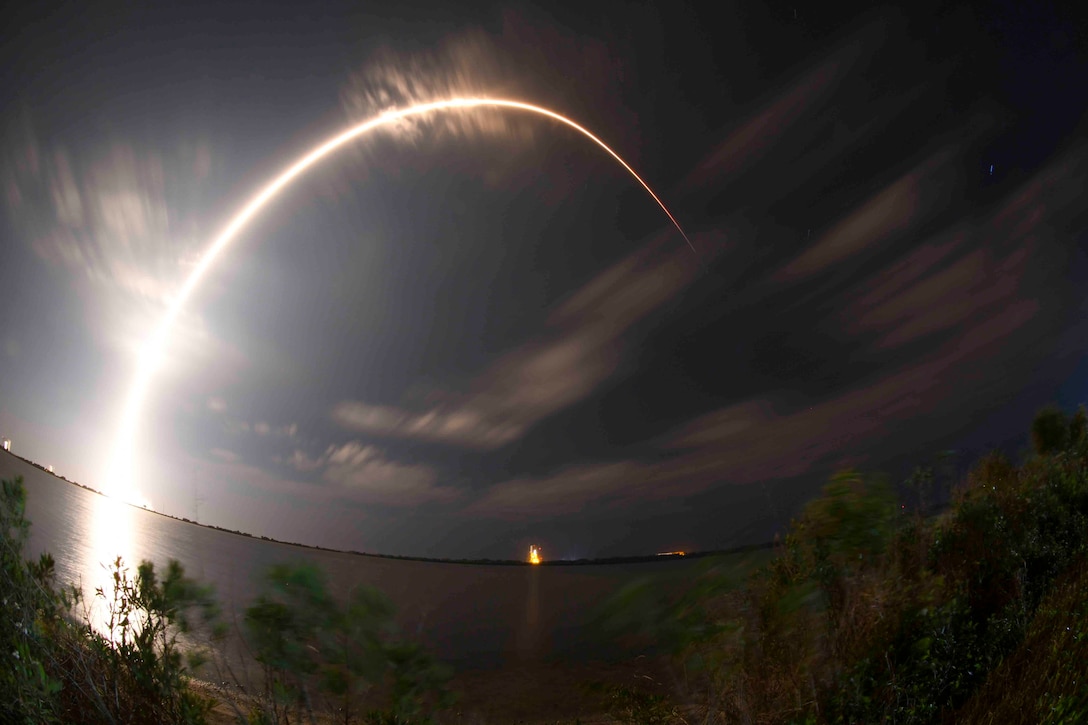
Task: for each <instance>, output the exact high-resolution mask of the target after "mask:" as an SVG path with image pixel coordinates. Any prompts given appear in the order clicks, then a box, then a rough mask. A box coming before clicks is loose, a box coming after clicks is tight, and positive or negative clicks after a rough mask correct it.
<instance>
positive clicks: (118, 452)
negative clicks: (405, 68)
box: [105, 98, 695, 496]
mask: <svg viewBox="0 0 1088 725" xmlns="http://www.w3.org/2000/svg"><path fill="white" fill-rule="evenodd" d="M476 108H492V109H506V110H512V111H521V112H525V113H532V114H536V115H539V116H544V117H546V118H550V119H552V120H554V121H556V122H558V123H561V124H563V125H565V126H568V127H569V128H572V129H574V130H575V131H577V132H578V133H580V134H582V135H583V136H585V137H586V138H588V139H589V140H590V141H592V142H593V143H595V144H597V146H599V147H600V148H601V149H603V150H604V151H605V152H606V153H607V154H608V155H609V156H611V157H612V158H613V159H615V160H616V162H617V163H619V164H620V165H621V166H623V168H624V169H626V170H627V172H628V173H630V174H631V176H633V177H634V178H635V180H636V181H637V182H638V183H639V185H641V186H642V188H643V189H645V190H646V193H648V194H649V195H650V196H651V197H652V198H653V200H654V201H655V202H656V203H657V205H658V206H659V207H661V210H662V211H663V212H665V215H666V216H667V217H668V218H669V221H670V222H672V224H673V226H675V227H676V230H677V231H678V232H679V233H680V236H681V237H683V239H684V241H685V242H686V243H687V245H688V247H690V248H691V251H692V252H695V247H694V245H692V243H691V240H690V239H688V236H687V234H686V233H685V232H684V230H683V228H682V227H681V226H680V223H679V222H678V221H677V220H676V217H674V216H673V215H672V212H670V211H669V209H668V207H666V206H665V203H664V202H663V201H661V199H660V197H658V195H657V194H655V193H654V190H653V189H651V188H650V186H649V184H647V183H646V182H645V181H644V180H643V179H642V177H641V176H639V175H638V173H637V172H636V171H635V170H634V169H633V168H631V166H630V165H629V164H628V163H627V162H626V161H624V160H623V158H622V157H621V156H620V155H619V154H617V153H616V152H615V151H613V150H612V148H611V147H609V146H608V144H606V143H605V142H604V141H602V140H601V139H600V138H598V137H597V136H596V135H594V134H593V133H592V132H590V131H589V130H588V129H586V128H585V127H583V126H581V125H579V124H578V123H577V122H575V121H573V120H572V119H570V118H567V117H566V116H563V115H561V114H559V113H556V112H555V111H551V110H549V109H547V108H543V107H541V106H534V105H532V104H529V103H522V102H521V101H513V100H508V99H499V98H450V99H447V100H443V101H434V102H431V103H420V104H416V105H414V106H410V107H408V108H402V109H399V110H393V111H387V112H385V113H381V114H379V115H378V116H376V117H374V118H371V119H370V120H368V121H364V122H363V123H360V124H358V125H357V126H354V127H352V128H349V129H348V130H346V131H343V132H342V133H340V134H337V135H336V136H333V137H332V138H331V139H329V140H327V141H325V142H324V143H322V144H320V145H319V146H318V147H317V148H315V149H314V150H312V151H310V152H309V153H307V154H306V155H304V156H303V157H302V158H301V159H299V160H298V161H296V162H295V163H293V164H291V165H290V166H288V167H287V169H285V170H284V171H283V172H281V173H280V174H279V176H277V177H276V178H275V179H273V180H272V181H271V182H270V183H269V184H268V185H267V186H265V187H264V188H263V189H261V191H259V192H258V193H257V194H256V196H254V197H253V198H252V199H250V200H249V201H248V202H246V204H245V206H243V207H242V209H241V210H240V211H239V212H238V213H237V214H235V216H234V217H233V218H232V219H231V220H230V222H229V223H228V224H227V226H226V227H225V228H224V229H223V231H222V232H220V233H219V236H217V237H216V238H215V241H213V242H212V244H211V246H210V247H209V248H208V251H207V252H205V253H204V256H203V257H202V258H201V259H200V262H199V263H198V264H197V265H196V267H195V268H194V269H193V271H192V272H191V273H190V275H189V277H188V279H186V280H185V284H184V285H183V286H182V288H181V290H180V291H179V292H178V294H177V296H176V297H175V298H174V300H173V302H171V304H170V307H169V308H168V309H167V311H166V314H165V315H164V316H163V318H162V320H160V322H159V325H158V327H157V328H156V329H155V331H154V333H153V334H152V335H151V338H150V339H149V340H148V341H147V343H146V344H145V345H144V347H143V349H142V351H141V353H140V359H139V361H138V363H137V369H136V375H135V377H134V379H133V381H132V385H131V386H130V387H129V392H128V397H127V399H126V401H125V407H124V410H123V412H122V417H121V424H120V427H119V429H118V433H117V438H116V441H115V445H114V454H113V458H112V463H111V466H110V472H109V476H108V478H107V481H106V488H105V490H109V491H111V492H113V493H114V494H115V495H121V496H131V494H132V491H133V490H134V486H133V484H134V481H133V480H132V479H133V468H134V462H133V455H134V453H135V449H136V445H135V443H136V441H135V438H136V430H137V425H138V423H139V418H140V413H141V411H142V409H143V403H144V400H145V398H146V397H147V391H148V388H149V386H150V384H151V378H152V376H153V375H154V372H155V369H156V368H157V367H158V364H159V360H160V359H161V358H162V356H163V354H164V351H165V347H166V343H167V341H168V340H169V337H170V332H171V330H172V328H173V326H174V323H175V321H176V320H177V318H178V315H179V314H180V313H181V311H182V309H183V308H184V306H185V303H186V302H187V301H188V299H189V297H190V296H192V294H193V291H194V290H195V289H196V287H197V285H198V284H200V281H201V280H202V279H203V278H204V275H205V274H206V273H207V272H208V270H209V269H210V268H211V266H212V264H213V263H214V262H215V260H216V259H217V258H218V257H219V255H220V254H221V253H222V251H223V250H224V249H225V248H226V247H227V245H228V244H230V242H231V241H233V239H234V238H235V237H236V236H237V235H238V233H239V232H240V231H241V230H242V229H243V228H244V227H245V226H246V224H247V223H248V222H249V220H250V219H252V218H253V217H254V216H256V214H257V213H258V212H259V211H261V209H263V208H264V207H265V206H266V205H267V204H268V203H269V202H270V201H271V200H272V199H273V198H274V197H275V196H276V195H277V194H279V192H280V191H282V190H283V189H284V187H286V186H287V185H288V184H290V183H291V182H292V181H294V180H295V179H296V178H297V177H298V176H300V175H302V174H303V173H304V172H306V171H307V170H308V169H309V168H310V167H311V166H313V165H314V164H316V163H318V162H319V161H321V160H322V159H324V158H325V157H327V156H329V155H331V154H332V153H334V152H336V151H337V150H339V149H340V148H342V147H344V146H345V145H346V144H348V143H350V142H351V141H354V140H355V139H357V138H359V137H360V136H363V135H365V134H367V133H369V132H370V131H373V130H375V129H379V128H382V127H385V126H388V125H390V124H395V123H398V122H400V121H402V120H404V119H409V118H415V117H420V116H425V115H426V114H430V113H434V112H437V111H466V110H471V109H476Z"/></svg>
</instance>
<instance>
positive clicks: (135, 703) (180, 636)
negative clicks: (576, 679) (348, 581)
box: [0, 479, 449, 725]
mask: <svg viewBox="0 0 1088 725" xmlns="http://www.w3.org/2000/svg"><path fill="white" fill-rule="evenodd" d="M25 500H26V494H25V491H24V489H23V486H22V483H21V481H19V480H18V479H16V480H15V481H4V482H3V498H2V501H0V529H2V531H3V542H2V548H0V596H2V600H3V617H0V647H2V648H3V649H2V650H0V651H2V652H3V659H2V661H3V664H4V666H3V667H0V722H2V723H148V724H150V723H203V722H208V721H209V718H210V716H212V715H213V713H215V714H217V715H218V716H217V717H214V718H213V719H215V720H218V721H223V720H227V721H235V722H242V723H255V724H256V723H289V722H313V721H315V720H320V721H322V722H343V723H350V722H366V723H373V724H374V725H395V724H397V723H417V722H420V723H425V722H430V721H431V719H432V714H433V713H434V712H436V711H438V710H440V709H441V708H443V707H444V706H446V705H448V704H449V695H448V692H447V691H446V688H445V683H446V680H447V679H448V672H447V671H446V669H445V668H444V667H443V666H441V665H440V664H439V663H438V662H436V661H435V660H434V658H433V657H431V656H430V655H429V654H428V653H427V652H426V651H424V650H423V648H422V647H420V646H419V645H418V644H417V643H414V642H411V641H409V640H407V639H404V638H403V637H401V636H399V634H398V633H397V630H396V627H395V626H394V622H393V608H392V605H391V604H390V603H389V601H388V600H387V599H386V598H385V597H384V596H383V595H382V594H381V593H380V592H378V591H376V590H374V589H370V588H366V587H360V588H358V589H356V590H355V591H354V592H353V593H352V594H351V596H350V597H349V598H348V600H347V601H346V602H338V601H335V600H334V599H333V598H332V597H331V596H330V595H329V593H328V588H327V586H326V582H325V580H324V578H323V574H322V572H321V571H320V570H319V569H317V568H316V567H313V566H311V565H277V566H274V567H272V568H271V569H270V570H269V571H268V572H267V573H266V575H265V588H264V591H263V592H262V593H261V594H260V595H259V596H258V597H257V599H256V600H255V601H254V602H253V603H252V605H251V606H250V607H248V608H247V609H246V611H245V617H244V621H243V623H242V630H243V632H242V634H243V635H244V637H243V638H244V642H245V646H246V647H247V649H248V651H249V653H250V655H251V656H252V657H253V659H255V660H256V662H257V663H258V664H259V667H260V673H259V675H258V677H257V678H256V680H257V683H258V686H257V687H256V688H255V689H256V690H257V691H256V692H251V693H250V694H241V693H239V692H234V693H233V695H229V694H228V695H226V696H224V694H223V693H222V692H221V691H220V692H219V693H213V691H211V690H209V689H208V688H198V687H194V680H192V679H191V676H192V674H193V673H200V672H201V670H202V668H205V667H209V666H213V665H214V666H215V667H216V669H215V671H216V672H218V673H220V674H224V673H225V674H227V675H228V676H230V677H232V678H234V672H233V671H232V669H231V665H230V663H229V661H228V660H227V659H226V658H225V657H224V656H223V654H224V652H223V650H224V649H225V644H226V642H227V639H228V636H229V635H230V629H229V627H228V625H227V624H226V622H225V621H224V619H223V618H222V617H221V616H220V612H219V611H218V608H217V606H216V604H215V601H214V598H213V596H212V592H211V591H210V589H209V588H207V587H203V586H201V585H199V584H197V583H196V582H194V581H193V580H192V579H190V578H188V577H187V576H185V572H184V571H183V569H182V567H181V565H180V564H179V563H178V562H177V561H170V562H169V564H168V565H167V567H166V571H165V572H159V571H157V570H156V568H155V567H154V565H153V564H152V563H150V562H146V561H145V562H143V563H141V564H140V565H139V567H138V568H137V570H136V572H135V573H133V572H131V571H129V570H128V569H127V568H126V567H125V564H124V562H122V561H121V560H120V559H117V560H116V561H115V562H113V565H112V569H111V571H112V574H113V585H114V587H113V591H112V592H105V591H103V590H102V589H99V590H97V591H96V592H94V597H95V598H96V599H98V600H100V601H101V603H102V604H104V605H106V612H107V621H106V622H105V627H104V628H105V630H106V631H105V633H102V632H100V631H98V630H96V629H95V628H94V627H92V625H91V624H90V616H89V614H88V611H89V610H88V609H87V608H86V607H82V608H81V605H82V604H85V602H84V601H83V593H82V592H80V591H78V590H77V589H75V588H74V587H72V586H70V585H69V586H64V587H58V586H57V584H56V582H55V576H54V571H53V568H54V562H53V559H52V557H51V556H50V555H48V554H44V555H42V556H41V558H40V559H39V561H36V562H33V561H26V560H25V559H24V558H23V553H22V549H23V546H24V545H25V543H26V540H27V535H28V529H29V522H28V521H27V520H26V518H25V516H24V505H25ZM9 664H10V666H9ZM234 679H235V682H234V684H236V685H242V686H243V687H242V688H241V689H245V688H244V684H245V683H244V682H243V681H242V680H241V679H240V678H234ZM251 684H252V683H251ZM250 689H251V690H252V689H254V688H253V687H252V686H251V687H250ZM216 694H218V695H219V696H215V695H216ZM217 710H218V713H216V711H217Z"/></svg>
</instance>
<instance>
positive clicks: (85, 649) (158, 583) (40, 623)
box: [0, 479, 216, 723]
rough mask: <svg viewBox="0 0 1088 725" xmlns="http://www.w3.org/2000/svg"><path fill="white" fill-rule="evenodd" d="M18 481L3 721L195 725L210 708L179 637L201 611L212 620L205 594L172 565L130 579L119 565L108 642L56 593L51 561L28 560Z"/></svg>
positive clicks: (5, 628)
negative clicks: (193, 683)
mask: <svg viewBox="0 0 1088 725" xmlns="http://www.w3.org/2000/svg"><path fill="white" fill-rule="evenodd" d="M25 503H26V491H25V489H24V488H23V486H22V481H21V480H20V479H16V480H14V481H4V482H3V500H2V502H0V527H2V529H3V546H2V548H0V557H2V562H0V564H2V572H0V576H2V581H3V592H4V605H5V607H6V609H7V611H8V612H10V613H11V614H13V615H14V616H13V617H10V618H9V617H7V616H5V617H3V618H2V619H0V621H2V622H3V623H2V624H0V638H2V639H0V645H2V646H3V648H4V651H5V652H10V653H11V659H12V661H13V663H14V667H12V668H11V669H10V670H9V669H8V668H4V669H2V670H0V688H2V689H0V720H2V721H3V722H12V723H18V722H27V723H41V722H65V723H84V722H127V723H142V722H146V723H201V722H204V718H205V714H206V713H207V711H208V709H209V707H210V703H209V702H208V701H206V700H205V699H203V698H201V697H199V696H198V695H196V694H195V693H194V692H192V691H191V690H190V689H189V688H188V687H187V675H188V671H189V669H188V666H187V665H193V666H195V665H196V664H197V662H196V659H199V656H198V655H199V653H198V652H197V653H194V654H195V655H197V656H196V657H194V658H191V659H190V660H189V661H188V662H186V661H184V660H183V658H182V656H181V650H180V647H179V645H178V641H177V638H178V635H179V634H182V633H184V632H186V631H188V629H189V619H188V617H187V612H188V610H190V609H191V608H193V607H200V608H201V609H202V610H203V613H204V614H205V615H206V618H207V619H211V618H213V617H214V615H215V613H216V612H215V606H214V601H213V600H212V598H211V592H210V590H208V589H206V588H203V587H199V586H197V585H196V584H195V582H193V581H192V580H191V579H188V578H186V576H185V573H184V571H183V569H182V567H181V565H180V564H178V562H176V561H171V562H170V563H169V565H168V566H167V572H166V575H165V576H164V577H163V578H161V579H160V578H159V577H158V575H157V574H156V572H155V568H154V566H153V565H152V564H151V563H150V562H142V563H141V564H140V566H139V568H138V569H137V572H136V575H135V577H132V576H130V574H129V571H128V569H127V568H126V567H125V566H124V563H123V562H122V561H121V559H117V560H116V561H115V562H114V564H113V569H112V571H113V583H114V591H113V592H112V593H111V594H109V595H107V594H106V593H105V592H104V591H102V590H101V589H99V590H98V591H97V592H96V595H97V596H98V597H101V598H103V599H106V600H108V605H109V612H110V619H109V624H108V634H107V635H103V634H101V633H99V632H97V631H95V630H94V629H93V628H92V627H91V626H90V625H89V624H88V623H87V622H86V620H85V619H84V620H82V621H81V620H79V619H77V618H76V617H75V616H74V614H73V608H74V606H75V605H76V604H77V603H78V602H79V601H80V600H81V596H82V593H81V592H79V591H78V590H76V589H74V588H73V587H66V588H64V589H58V588H57V587H56V585H55V581H54V574H53V559H52V557H50V556H49V555H48V554H44V555H42V557H41V558H40V560H39V561H38V562H36V563H34V562H27V561H24V560H23V558H22V550H23V547H24V546H25V544H26V540H27V536H28V533H29V527H30V524H29V522H28V521H27V520H26V517H25Z"/></svg>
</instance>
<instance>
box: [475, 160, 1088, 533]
mask: <svg viewBox="0 0 1088 725" xmlns="http://www.w3.org/2000/svg"><path fill="white" fill-rule="evenodd" d="M1086 183H1088V149H1076V150H1073V151H1071V152H1070V153H1069V154H1067V155H1066V156H1065V157H1064V158H1063V159H1062V160H1061V161H1058V162H1056V163H1054V164H1052V165H1051V166H1050V167H1048V168H1046V169H1044V170H1043V171H1042V172H1040V173H1039V174H1038V175H1037V176H1036V177H1035V178H1033V179H1031V180H1029V181H1027V182H1026V183H1024V184H1023V185H1022V186H1021V187H1020V188H1019V189H1017V190H1015V191H1013V192H1012V193H1010V194H1009V195H1008V196H1007V197H1006V199H1005V200H1004V203H1002V204H999V205H997V207H996V209H995V210H994V211H993V212H991V213H990V214H989V215H987V216H984V217H982V218H980V219H977V220H975V221H973V222H966V221H957V222H956V223H954V224H952V225H950V226H949V228H947V229H946V230H943V231H939V232H937V233H935V234H934V235H933V236H932V237H930V238H929V239H928V240H926V241H922V242H920V243H918V244H916V245H915V246H913V247H912V248H911V249H910V250H909V251H908V252H906V253H905V254H903V255H901V256H900V257H899V258H895V259H893V260H892V261H891V262H890V263H889V264H887V265H886V266H885V267H883V268H880V269H877V270H875V271H871V272H870V273H869V275H868V276H866V277H863V278H862V279H860V280H858V281H857V282H856V283H854V285H853V286H852V287H850V288H848V289H849V292H848V293H847V294H843V295H841V296H839V297H838V298H837V299H838V300H839V302H840V305H841V307H839V308H837V309H834V310H833V311H832V313H831V314H832V317H833V318H834V319H835V320H836V324H835V328H836V329H842V326H843V325H844V326H845V329H846V330H847V331H849V332H850V333H852V334H854V335H855V336H857V339H856V340H854V341H852V342H851V343H850V345H851V346H852V349H854V350H855V351H856V353H857V354H859V355H867V354H879V353H880V352H881V351H883V350H885V349H887V348H892V347H901V346H904V345H906V344H907V343H909V342H914V341H918V340H920V339H922V338H923V337H926V336H930V335H936V334H937V333H948V334H947V335H946V336H940V337H936V338H935V339H934V341H933V344H931V345H929V346H927V347H922V348H919V349H916V350H913V351H912V353H911V354H910V355H907V356H899V358H898V359H897V360H895V361H893V363H892V364H891V365H889V366H885V367H884V368H883V370H882V371H878V372H875V373H871V374H869V375H867V376H866V377H865V378H863V379H860V380H856V381H853V382H851V383H849V384H847V385H845V386H840V387H839V388H838V389H837V390H831V391H829V392H828V393H826V394H825V395H823V396H821V397H819V398H815V399H812V400H807V401H805V402H801V403H799V402H798V401H797V397H798V396H797V395H796V394H795V393H791V392H790V391H766V392H764V393H762V394H760V395H756V396H753V397H752V398H750V399H747V400H741V401H738V402H734V403H730V404H727V405H724V406H722V407H719V408H717V409H715V410H711V411H708V412H706V413H705V414H703V415H700V416H697V417H695V418H693V419H691V420H689V421H688V422H686V423H683V424H681V425H679V426H677V427H675V428H674V429H672V430H671V431H669V432H667V433H664V434H663V435H661V436H660V437H658V438H657V439H656V440H655V441H651V442H650V443H651V448H652V449H653V450H656V454H654V453H650V452H646V453H645V455H642V456H640V457H639V458H638V459H629V460H611V461H599V462H585V463H576V464H571V463H568V464H565V465H562V466H559V467H557V468H556V469H555V470H554V471H552V472H548V473H544V474H541V475H536V476H517V477H513V478H510V479H508V480H506V481H502V482H500V483H498V484H496V485H494V486H492V487H491V488H489V489H488V490H487V491H486V492H484V494H483V495H481V496H480V497H479V498H477V499H476V500H474V501H473V503H472V504H471V505H469V506H468V507H467V508H466V509H465V511H466V513H468V514H471V515H475V516H486V517H495V518H500V519H508V520H522V519H536V518H547V517H551V516H556V515H576V514H578V513H580V512H583V511H585V510H587V509H589V508H591V507H598V508H599V507H611V506H621V505H622V506H627V505H630V504H632V503H636V502H641V503H646V502H651V501H655V500H663V499H670V500H677V499H682V498H684V497H687V496H691V495H695V494H698V493H701V492H705V491H709V490H711V489H714V488H717V487H721V486H729V485H745V484H751V483H756V482H759V481H767V480H776V479H778V480H780V479H787V478H793V477H797V476H801V475H803V474H806V473H809V472H811V471H813V470H814V469H815V468H816V467H818V466H820V465H831V464H832V463H833V462H835V461H839V460H841V459H842V458H843V457H844V456H846V455H852V456H854V460H855V462H860V461H863V460H864V459H865V458H866V456H867V455H869V453H870V452H873V451H877V450H887V451H890V450H891V447H894V444H893V443H891V442H892V441H894V438H895V436H896V434H897V433H898V431H900V430H901V426H903V425H906V424H909V423H911V422H912V421H914V422H917V421H923V422H924V424H925V425H926V426H927V435H931V436H940V435H947V434H949V433H951V432H953V431H956V430H959V429H961V428H962V426H964V425H966V424H969V423H970V422H971V421H972V419H973V417H974V416H975V415H976V411H977V410H978V408H979V406H980V405H981V406H985V405H986V404H987V403H988V402H989V401H991V400H992V399H993V398H994V397H995V396H996V395H998V394H999V391H1001V390H1002V389H1003V388H1004V387H1006V386H1008V385H1010V384H1013V383H1014V382H1015V380H1016V379H1018V376H1021V375H1024V374H1026V373H1027V372H1028V370H1029V369H1030V367H1031V365H1032V364H1033V363H1032V360H1034V359H1035V358H1034V357H1032V356H1028V357H1025V356H1024V352H1023V351H1024V349H1025V347H1030V345H1031V342H1030V341H1031V340H1032V339H1033V334H1034V333H1033V330H1034V328H1033V325H1032V324H1031V323H1032V322H1033V320H1035V319H1036V318H1037V316H1038V315H1039V314H1040V313H1041V312H1042V310H1043V309H1044V304H1045V303H1046V300H1043V299H1037V298H1036V297H1035V294H1034V293H1035V292H1036V291H1037V290H1036V289H1035V287H1034V284H1037V280H1038V278H1039V275H1041V274H1044V273H1046V272H1048V271H1050V269H1052V265H1053V263H1054V261H1055V257H1056V256H1057V257H1060V254H1061V245H1060V243H1059V239H1058V236H1057V235H1060V234H1062V233H1063V232H1062V230H1064V229H1068V228H1071V227H1075V226H1076V225H1077V224H1079V223H1081V222H1078V219H1080V220H1083V218H1084V217H1085V212H1084V211H1083V209H1081V208H1079V207H1078V206H1077V205H1076V203H1075V200H1076V197H1077V194H1078V193H1080V192H1081V190H1083V189H1084V188H1086ZM1032 280H1036V282H1032ZM873 333H876V337H875V338H873V337H872V335H873ZM866 340H869V341H871V344H872V348H871V349H869V350H866V347H867V345H866Z"/></svg>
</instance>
